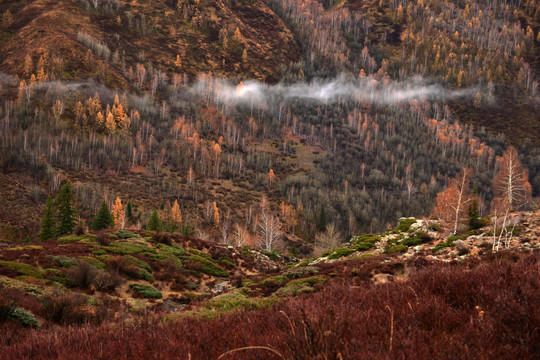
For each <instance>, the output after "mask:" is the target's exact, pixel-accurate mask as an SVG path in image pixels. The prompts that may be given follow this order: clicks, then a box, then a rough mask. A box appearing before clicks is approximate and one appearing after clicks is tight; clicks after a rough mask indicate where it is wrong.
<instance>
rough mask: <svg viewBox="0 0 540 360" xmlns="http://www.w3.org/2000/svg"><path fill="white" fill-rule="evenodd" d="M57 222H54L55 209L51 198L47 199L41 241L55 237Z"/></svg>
mask: <svg viewBox="0 0 540 360" xmlns="http://www.w3.org/2000/svg"><path fill="white" fill-rule="evenodd" d="M55 227H56V222H55V220H54V207H53V201H52V198H51V196H50V195H49V196H48V197H47V202H45V208H44V209H43V218H42V219H41V231H40V233H39V239H40V240H41V241H44V240H48V239H51V238H53V237H54V235H55V230H56V229H55Z"/></svg>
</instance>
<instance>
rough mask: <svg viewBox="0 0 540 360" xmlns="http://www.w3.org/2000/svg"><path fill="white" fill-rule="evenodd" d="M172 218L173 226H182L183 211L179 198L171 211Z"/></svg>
mask: <svg viewBox="0 0 540 360" xmlns="http://www.w3.org/2000/svg"><path fill="white" fill-rule="evenodd" d="M171 220H172V223H173V224H172V225H173V228H175V229H176V228H177V227H180V224H181V223H182V211H181V210H180V205H178V200H174V204H173V206H172V211H171Z"/></svg>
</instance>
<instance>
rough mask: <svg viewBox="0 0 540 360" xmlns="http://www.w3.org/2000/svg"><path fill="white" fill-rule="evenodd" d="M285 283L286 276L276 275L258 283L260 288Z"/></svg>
mask: <svg viewBox="0 0 540 360" xmlns="http://www.w3.org/2000/svg"><path fill="white" fill-rule="evenodd" d="M285 281H287V277H286V276H283V275H277V276H272V277H269V278H266V279H264V280H263V281H261V282H260V285H262V286H267V285H281V284H283V283H284V282H285Z"/></svg>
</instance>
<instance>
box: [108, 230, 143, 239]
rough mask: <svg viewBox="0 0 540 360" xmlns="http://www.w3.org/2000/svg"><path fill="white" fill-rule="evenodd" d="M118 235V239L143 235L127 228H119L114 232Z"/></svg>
mask: <svg viewBox="0 0 540 360" xmlns="http://www.w3.org/2000/svg"><path fill="white" fill-rule="evenodd" d="M114 235H116V236H117V237H118V239H131V238H140V237H141V236H140V235H138V234H134V233H132V232H131V231H127V230H118V231H117V232H115V233H114Z"/></svg>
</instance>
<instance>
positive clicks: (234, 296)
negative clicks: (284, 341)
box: [204, 291, 275, 312]
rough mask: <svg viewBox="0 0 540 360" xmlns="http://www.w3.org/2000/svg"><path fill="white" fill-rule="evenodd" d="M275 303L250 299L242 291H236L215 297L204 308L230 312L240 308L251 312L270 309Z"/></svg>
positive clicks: (270, 300)
mask: <svg viewBox="0 0 540 360" xmlns="http://www.w3.org/2000/svg"><path fill="white" fill-rule="evenodd" d="M274 302H275V300H274V299H270V298H248V297H247V296H246V295H245V294H243V293H241V292H240V291H236V292H232V293H227V294H222V295H218V296H216V297H213V298H212V299H210V300H208V301H207V302H206V303H205V304H204V307H206V308H207V309H216V310H220V311H225V312H229V311H233V310H236V309H239V308H245V309H249V310H257V309H262V308H265V307H269V306H270V305H272V304H273V303H274Z"/></svg>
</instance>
